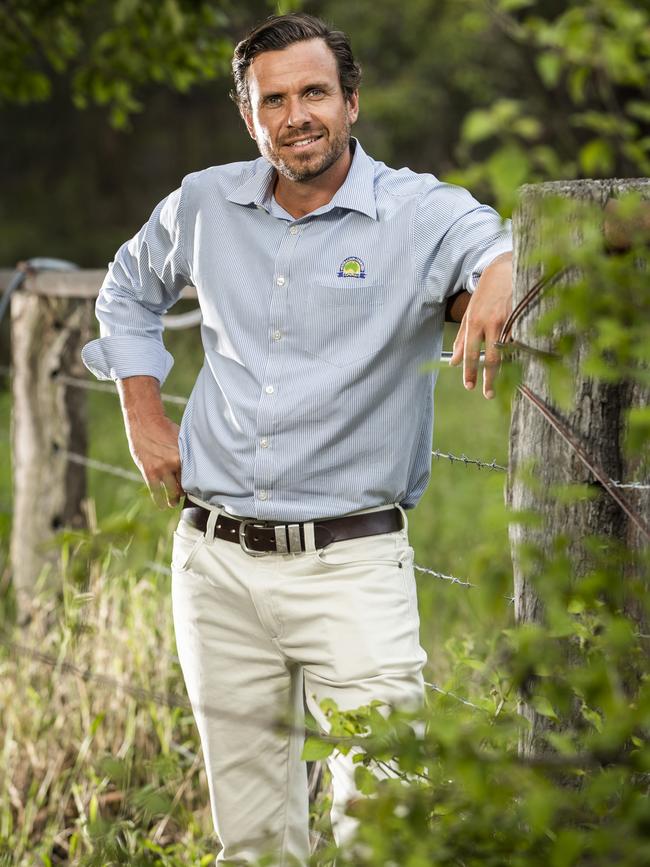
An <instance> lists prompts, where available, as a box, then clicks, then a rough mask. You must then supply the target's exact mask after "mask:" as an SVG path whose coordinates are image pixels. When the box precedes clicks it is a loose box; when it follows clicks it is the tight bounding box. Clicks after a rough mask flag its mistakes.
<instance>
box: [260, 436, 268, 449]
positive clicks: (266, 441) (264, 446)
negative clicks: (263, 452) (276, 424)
mask: <svg viewBox="0 0 650 867" xmlns="http://www.w3.org/2000/svg"><path fill="white" fill-rule="evenodd" d="M260 445H261V446H262V448H263V449H268V447H269V441H268V440H267V439H266V438H265V439H261V440H260Z"/></svg>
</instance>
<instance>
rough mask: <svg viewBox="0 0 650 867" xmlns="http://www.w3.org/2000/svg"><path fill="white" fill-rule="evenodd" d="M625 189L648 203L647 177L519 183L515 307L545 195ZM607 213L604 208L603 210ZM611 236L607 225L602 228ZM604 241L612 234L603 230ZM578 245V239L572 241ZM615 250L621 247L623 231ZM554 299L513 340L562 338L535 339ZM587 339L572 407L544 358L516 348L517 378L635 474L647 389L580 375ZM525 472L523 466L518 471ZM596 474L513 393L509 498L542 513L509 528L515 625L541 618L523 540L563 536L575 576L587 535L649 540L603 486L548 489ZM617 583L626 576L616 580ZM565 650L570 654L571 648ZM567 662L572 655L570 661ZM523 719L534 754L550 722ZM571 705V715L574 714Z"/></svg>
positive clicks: (593, 196) (574, 364)
mask: <svg viewBox="0 0 650 867" xmlns="http://www.w3.org/2000/svg"><path fill="white" fill-rule="evenodd" d="M631 191H636V192H638V193H639V194H640V195H641V196H642V197H643V198H644V199H649V200H650V181H649V180H647V179H636V180H603V181H591V180H586V181H572V182H562V181H560V182H554V183H545V184H538V185H529V186H526V187H524V188H523V189H522V194H521V198H520V204H519V207H518V210H517V212H516V213H515V215H514V218H513V233H514V237H515V241H516V243H515V250H514V263H513V269H514V278H513V279H514V303H515V304H516V303H518V302H519V301H520V300H521V299H522V298H523V296H524V295H525V294H526V292H527V291H528V290H529V288H530V287H531V286H532V285H533V284H534V283H535V282H536V281H537V280H538V279H539V278H540V276H541V270H540V267H539V266H534V267H533V266H531V265H530V264H529V262H530V258H529V257H530V254H531V252H532V251H533V250H536V249H539V247H540V246H542V245H544V246H545V247H546V246H547V245H548V243H549V238H548V237H544V231H545V228H544V227H545V226H546V231H549V230H548V224H547V223H545V222H543V221H542V220H541V219H540V206H541V205H542V203H543V200H544V197H547V196H549V195H552V196H561V197H564V198H570V199H574V200H578V201H582V202H588V203H594V204H596V205H599V206H600V207H602V208H605V206H606V204H607V202H608V200H610V199H617V198H620V197H621V196H622V195H623V194H625V193H629V192H631ZM608 212H609V208H608ZM606 232H607V230H606ZM606 237H607V238H608V240H609V238H610V236H609V234H606ZM574 240H575V242H576V243H579V242H580V239H579V238H578V237H575V239H574ZM612 246H618V247H621V246H622V245H621V244H620V237H619V238H618V242H617V243H616V244H612ZM573 279H575V272H574V273H572V274H568V275H567V276H566V277H564V278H563V279H560V280H559V281H558V284H557V285H558V286H559V287H561V285H562V283H564V284H566V283H567V281H572V280H573ZM643 280H647V275H642V274H641V273H640V279H639V292H641V291H643V290H642V281H643ZM551 304H552V301H551V300H550V299H549V297H548V293H544V292H542V294H541V296H538V299H537V300H536V301H535V302H534V303H533V305H532V306H531V307H530V308H528V310H527V311H526V313H525V314H524V315H523V316H522V317H521V318H520V319H519V320H518V321H517V323H516V325H515V328H514V331H513V335H512V336H513V338H514V339H515V340H518V341H520V342H522V343H524V344H528V345H529V346H533V347H535V348H536V349H542V350H545V351H551V349H552V347H553V346H554V345H556V343H557V340H558V338H560V337H561V336H562V335H563V334H566V330H567V329H566V325H561V324H560V325H556V326H555V327H554V330H553V333H552V334H551V335H549V336H548V337H544V338H541V337H540V336H539V335H536V333H535V329H536V324H537V322H538V321H539V318H540V317H541V316H544V314H546V313H547V312H548V311H549V309H550V307H551ZM587 348H588V347H587V343H586V339H583V342H582V343H578V344H576V346H575V348H574V351H573V352H572V353H571V354H570V355H569V356H567V358H566V360H565V362H564V363H565V364H566V365H568V366H569V370H570V375H571V377H572V382H573V383H574V394H573V402H572V406H571V407H570V409H569V410H566V409H564V410H558V409H557V408H556V407H553V401H552V398H551V394H550V391H549V383H548V374H547V367H546V364H545V362H544V360H543V358H541V357H540V356H536V355H535V354H532V353H529V352H522V353H521V354H520V356H519V360H520V362H521V364H522V383H523V384H524V385H526V386H528V387H529V388H530V389H531V390H532V391H533V392H534V393H535V394H536V395H538V396H539V397H540V398H541V399H542V400H543V401H544V402H545V403H546V404H548V405H550V406H552V407H553V408H554V411H555V412H556V413H557V414H558V415H559V416H560V417H561V418H562V420H563V421H564V423H565V424H566V426H567V427H568V428H569V429H570V431H571V432H572V433H573V435H574V436H575V438H576V439H577V440H578V441H579V442H580V443H581V444H582V445H583V446H584V447H585V448H586V450H587V452H588V453H589V454H590V455H592V456H593V458H594V459H595V462H596V463H597V464H599V465H600V466H601V467H602V468H603V469H604V471H605V473H606V474H607V475H608V476H609V478H610V479H615V480H624V481H627V480H633V479H638V471H639V470H638V467H637V466H635V465H634V464H633V461H631V460H629V459H627V458H626V456H625V455H624V453H623V451H622V443H623V439H624V426H625V423H626V411H627V410H628V409H629V408H630V407H632V406H641V405H647V403H648V397H649V394H648V389H647V388H643V387H642V386H641V385H639V384H637V383H634V384H631V383H629V382H614V383H612V382H603V381H599V380H595V379H588V378H586V377H584V376H581V375H580V372H579V371H580V362H581V360H582V359H583V357H584V355H585V352H586V350H587ZM532 466H534V470H533V477H532V479H531V478H530V476H529V478H528V479H526V478H525V475H526V468H530V467H532ZM522 471H523V472H522ZM594 481H595V480H594V478H593V476H592V474H591V473H590V472H589V470H588V469H587V468H586V467H585V466H584V464H583V463H582V462H581V461H580V460H579V458H578V457H577V455H576V454H575V453H574V451H573V450H572V449H571V448H570V447H568V446H567V444H566V443H565V442H564V441H563V440H562V439H561V437H560V436H559V435H558V433H557V432H556V431H555V430H554V429H553V428H552V427H551V425H550V424H549V423H548V421H547V420H546V419H545V418H544V417H543V416H542V415H541V413H540V412H539V411H538V409H537V408H535V407H534V406H533V405H532V404H531V403H530V402H529V401H528V400H527V399H526V398H524V397H523V396H522V395H521V394H520V393H517V394H516V396H515V399H514V406H513V414H512V422H511V429H510V461H509V473H508V483H507V493H506V499H507V502H508V505H509V506H510V507H511V509H512V510H513V511H514V512H517V511H520V510H524V511H527V512H534V513H536V514H537V515H539V516H541V522H540V524H539V525H538V526H531V525H530V524H529V523H527V522H525V521H524V522H516V521H513V523H512V524H511V526H510V540H511V546H512V555H513V563H514V577H515V587H514V590H515V616H516V619H517V621H518V623H527V622H542V621H543V619H544V612H543V606H542V603H541V600H540V597H539V594H538V592H537V590H536V586H537V582H539V581H542V580H544V576H543V575H541V574H539V573H536V572H534V571H531V567H530V565H528V566H526V565H525V562H524V561H525V557H524V554H523V549H522V545H524V546H525V545H526V543H532V544H533V545H536V546H541V547H542V548H545V549H546V550H548V549H549V547H550V546H551V545H552V544H553V541H554V540H555V539H556V538H558V537H559V536H564V537H566V539H567V540H568V545H569V554H570V558H571V562H572V567H573V573H574V574H575V575H576V576H579V575H581V574H585V571H586V570H587V568H588V566H589V554H588V552H587V550H586V548H585V546H583V544H582V541H583V539H584V538H585V537H587V536H593V535H599V536H602V537H608V538H610V539H612V540H617V541H620V542H623V543H626V544H627V545H628V546H629V547H630V548H631V549H633V550H636V551H640V550H641V548H642V546H643V544H644V543H645V540H644V538H643V536H642V534H641V533H640V532H639V530H638V529H637V528H636V527H635V526H634V524H633V523H632V522H631V521H630V519H629V518H628V516H627V515H626V514H625V513H624V511H623V510H622V509H621V508H620V507H619V506H618V505H617V504H616V503H615V502H614V500H613V499H612V498H611V497H610V496H609V495H608V493H607V492H606V491H605V490H603V489H602V488H601V490H600V493H599V495H598V496H597V497H595V498H594V499H586V498H585V499H582V500H579V501H577V502H575V501H574V502H570V503H566V502H562V501H561V500H559V499H558V498H557V497H555V496H554V495H553V491H552V488H553V486H554V485H567V484H569V483H576V482H583V483H593V482H594ZM621 493H622V494H624V495H625V496H626V498H627V499H628V500H629V502H630V503H631V505H632V506H633V507H634V509H635V511H636V512H638V513H639V514H641V515H647V514H648V511H649V507H650V492H649V491H647V490H627V489H626V490H622V491H621ZM621 579H622V580H623V576H621ZM628 611H629V613H630V615H631V616H632V617H633V618H634V619H635V620H636V622H637V623H638V624H639V627H640V631H642V632H644V633H645V632H647V624H645V623H644V622H643V618H644V616H645V615H644V614H643V612H642V611H641V607H640V606H639V605H635V604H634V603H633V602H630V605H629V606H628ZM567 653H570V652H569V651H567ZM567 664H568V665H570V664H571V660H570V659H567ZM521 710H522V713H523V715H524V716H525V717H526V718H527V719H528V720H529V722H530V729H529V730H528V732H527V733H526V734H525V735H524V736H523V740H522V743H521V744H520V749H521V751H522V753H523V754H531V753H533V752H535V753H538V752H540V751H542V750H543V749H544V747H543V746H542V741H541V735H542V734H543V732H544V730H545V729H546V728H547V727H548V726H549V724H550V723H549V720H548V718H547V717H544V716H541V715H540V714H538V713H537V712H536V711H535V710H534V709H533V708H532V707H531V706H530V704H528V703H527V702H526V701H525V697H524V699H523V700H522V703H521ZM577 713H578V709H577V708H576V710H575V714H576V715H577ZM575 719H576V718H575V717H574V718H570V719H565V720H563V721H562V723H561V724H560V725H571V724H572V723H574V722H575Z"/></svg>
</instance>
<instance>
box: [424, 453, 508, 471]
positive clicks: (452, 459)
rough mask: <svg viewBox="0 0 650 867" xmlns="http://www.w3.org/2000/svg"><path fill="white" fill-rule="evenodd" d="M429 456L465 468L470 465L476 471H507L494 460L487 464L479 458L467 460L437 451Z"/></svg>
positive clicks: (464, 456) (460, 456)
mask: <svg viewBox="0 0 650 867" xmlns="http://www.w3.org/2000/svg"><path fill="white" fill-rule="evenodd" d="M431 454H432V455H433V457H434V458H436V460H439V459H440V458H444V459H446V460H448V461H449V463H452V464H453V463H460V464H465V466H468V465H470V464H471V465H474V466H476V467H477V468H478V469H480V468H481V467H486V468H487V469H488V470H500V471H501V472H505V471H507V469H508V468H507V467H504V466H503V465H502V464H498V463H497V462H496V460H495V459H493V460H492V461H490V463H488V462H487V461H482V460H480V459H479V458H468V457H467V455H464V454H461V455H452V454H450V453H449V452H441V451H439V450H438V449H434V450H433V451H432V452H431Z"/></svg>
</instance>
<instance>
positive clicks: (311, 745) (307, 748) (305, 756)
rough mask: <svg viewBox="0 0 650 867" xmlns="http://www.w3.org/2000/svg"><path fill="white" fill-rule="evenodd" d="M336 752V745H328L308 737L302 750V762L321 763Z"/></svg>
mask: <svg viewBox="0 0 650 867" xmlns="http://www.w3.org/2000/svg"><path fill="white" fill-rule="evenodd" d="M333 751H334V744H330V743H327V741H324V740H321V739H320V738H317V737H308V738H307V740H306V741H305V744H304V746H303V748H302V756H301V758H302V760H303V761H304V762H319V761H320V760H321V759H326V758H327V757H328V756H329V755H331V754H332V752H333Z"/></svg>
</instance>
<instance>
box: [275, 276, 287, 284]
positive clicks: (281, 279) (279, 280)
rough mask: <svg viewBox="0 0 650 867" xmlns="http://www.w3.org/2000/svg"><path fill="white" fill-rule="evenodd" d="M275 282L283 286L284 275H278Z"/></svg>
mask: <svg viewBox="0 0 650 867" xmlns="http://www.w3.org/2000/svg"><path fill="white" fill-rule="evenodd" d="M275 282H276V283H277V284H278V286H284V283H285V280H284V277H283V276H282V275H280V276H279V277H278V279H277V280H276V281H275Z"/></svg>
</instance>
